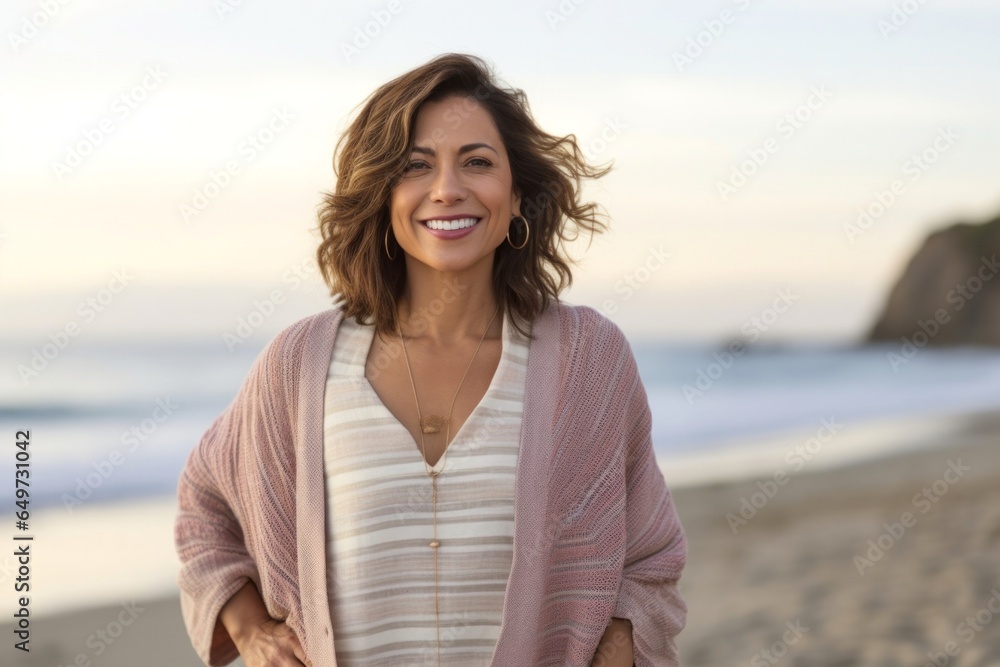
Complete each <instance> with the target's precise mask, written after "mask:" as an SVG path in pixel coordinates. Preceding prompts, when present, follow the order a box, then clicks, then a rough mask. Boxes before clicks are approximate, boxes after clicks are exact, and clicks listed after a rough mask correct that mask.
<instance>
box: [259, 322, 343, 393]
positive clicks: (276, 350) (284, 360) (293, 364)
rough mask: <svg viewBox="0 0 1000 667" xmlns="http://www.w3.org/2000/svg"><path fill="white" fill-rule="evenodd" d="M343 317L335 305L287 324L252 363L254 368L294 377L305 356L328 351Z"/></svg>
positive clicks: (272, 373) (331, 346)
mask: <svg viewBox="0 0 1000 667" xmlns="http://www.w3.org/2000/svg"><path fill="white" fill-rule="evenodd" d="M342 319H343V311H342V310H341V309H340V308H339V307H338V306H332V307H331V308H328V309H326V310H323V311H320V312H318V313H314V314H312V315H308V316H306V317H303V318H301V319H299V320H297V321H295V322H293V323H292V324H290V325H288V326H286V327H285V328H284V329H282V330H281V331H279V332H278V333H277V334H275V336H274V337H273V338H272V339H271V340H270V341H269V342H268V343H267V345H265V346H264V348H263V349H262V350H261V352H260V354H259V355H258V356H257V359H256V361H255V362H254V367H255V370H257V371H258V372H262V371H266V372H267V373H269V374H271V375H276V374H280V376H283V377H286V378H287V377H296V376H297V371H298V369H299V368H301V366H302V363H303V359H305V358H306V357H307V356H308V355H310V354H322V353H324V352H325V353H327V354H328V353H329V352H330V350H332V348H333V341H334V337H335V336H336V332H337V328H338V326H339V324H340V322H341V321H342ZM289 371H292V372H289Z"/></svg>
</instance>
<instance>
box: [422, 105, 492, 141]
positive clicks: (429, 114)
mask: <svg viewBox="0 0 1000 667" xmlns="http://www.w3.org/2000/svg"><path fill="white" fill-rule="evenodd" d="M476 141H485V142H487V143H490V144H492V145H496V144H498V143H500V133H499V132H498V131H497V128H496V125H495V124H494V123H493V118H492V117H491V116H490V114H489V112H488V111H486V109H485V107H483V105H482V104H480V103H479V102H478V101H476V100H475V99H473V98H471V97H457V96H452V97H447V98H445V99H443V100H438V101H435V102H425V103H424V104H423V105H422V106H421V107H420V110H419V111H418V112H417V117H416V122H415V123H414V132H413V143H414V144H416V145H420V146H426V147H429V148H435V149H436V148H438V147H440V148H448V147H453V146H461V145H463V144H467V143H471V142H476Z"/></svg>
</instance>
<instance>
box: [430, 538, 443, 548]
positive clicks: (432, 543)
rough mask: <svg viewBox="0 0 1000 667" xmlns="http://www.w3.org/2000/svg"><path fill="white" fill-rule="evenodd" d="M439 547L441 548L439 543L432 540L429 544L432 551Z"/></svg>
mask: <svg viewBox="0 0 1000 667" xmlns="http://www.w3.org/2000/svg"><path fill="white" fill-rule="evenodd" d="M439 546H441V543H440V542H438V541H437V540H434V541H433V542H431V544H430V547H431V548H432V549H437V548H438V547H439Z"/></svg>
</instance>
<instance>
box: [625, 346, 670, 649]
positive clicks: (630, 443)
mask: <svg viewBox="0 0 1000 667" xmlns="http://www.w3.org/2000/svg"><path fill="white" fill-rule="evenodd" d="M623 357H624V359H623V363H624V372H625V377H626V378H631V382H632V386H633V389H632V391H631V393H630V395H629V399H628V403H627V406H626V414H625V421H624V423H625V425H626V431H625V435H624V437H625V467H626V471H625V475H626V492H625V498H626V500H625V526H626V534H627V539H626V548H625V564H624V570H623V575H622V581H621V585H620V587H619V590H618V597H617V600H616V603H615V608H614V612H613V613H612V616H615V617H618V618H626V619H628V620H629V621H631V623H632V643H633V659H634V662H635V665H636V667H676V665H678V664H679V663H678V657H677V646H676V643H675V637H676V636H677V634H678V633H680V631H681V630H682V629H683V628H684V625H685V623H686V620H687V605H686V604H685V602H684V599H683V598H682V597H681V595H680V591H679V590H678V586H677V582H678V580H679V579H680V576H681V572H682V570H683V569H684V565H685V563H686V561H687V540H686V537H685V534H684V529H683V527H682V526H681V522H680V518H679V517H678V515H677V512H676V510H675V508H674V504H673V499H672V497H671V494H670V490H669V489H668V488H667V484H666V480H665V479H664V477H663V473H662V472H661V471H660V468H659V466H658V465H657V461H656V455H655V453H654V451H653V442H652V415H651V412H650V408H649V401H648V399H647V396H646V391H645V388H644V387H643V385H642V380H641V379H640V378H639V373H638V369H637V367H636V363H635V359H634V357H633V355H632V351H631V349H630V348H629V347H628V345H627V344H626V345H625V347H624V353H623Z"/></svg>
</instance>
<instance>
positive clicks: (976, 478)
mask: <svg viewBox="0 0 1000 667" xmlns="http://www.w3.org/2000/svg"><path fill="white" fill-rule="evenodd" d="M998 445H1000V414H984V415H981V416H978V417H974V418H968V419H966V420H965V423H964V425H962V426H961V427H960V428H958V429H956V431H955V432H953V433H950V434H948V435H946V436H945V437H944V438H943V440H942V442H940V443H939V446H937V447H925V448H922V449H919V450H916V451H910V452H906V453H899V452H897V453H894V454H892V455H890V456H886V457H884V458H881V459H876V460H871V461H866V462H863V463H858V464H856V465H851V466H846V467H840V468H835V469H828V470H817V471H809V469H808V468H803V470H802V473H801V474H800V475H796V476H793V475H789V478H788V479H787V480H786V482H785V484H783V485H778V486H777V490H776V491H775V489H774V487H770V486H769V485H768V484H767V481H771V482H775V480H774V479H773V478H772V477H771V476H760V477H757V478H756V479H754V480H752V481H748V482H742V483H727V484H718V485H710V486H705V487H701V488H684V489H678V490H677V492H676V493H675V498H676V503H677V507H678V511H679V513H680V515H681V518H682V520H683V522H684V526H685V529H686V530H687V533H688V538H689V541H690V546H689V560H688V567H687V569H686V570H685V573H684V576H683V579H682V590H683V593H684V596H685V598H686V599H687V600H688V604H689V616H688V626H687V628H686V629H685V630H684V632H683V633H682V635H681V637H680V641H679V645H680V647H681V655H682V664H684V665H687V666H689V667H695V666H700V665H705V666H709V665H710V666H712V667H719V666H728V665H747V664H749V665H751V666H752V667H755V666H757V665H761V666H762V665H790V666H791V665H794V666H796V667H799V666H803V667H804V666H810V667H823V666H829V667H834V666H837V667H847V666H850V665H859V666H861V665H863V666H881V667H893V666H896V665H899V666H903V665H912V666H922V665H924V664H931V665H934V664H937V665H952V666H959V667H963V666H969V667H985V666H988V665H1000V613H997V612H1000V484H998V483H997V480H998V479H1000V446H998ZM831 446H832V443H831ZM956 470H957V472H956ZM757 482H762V483H763V486H764V487H765V488H763V489H762V488H761V486H759V485H758V484H757ZM775 484H777V483H776V482H775ZM768 490H770V491H774V493H773V497H768V496H767V493H766V491H768ZM755 493H759V494H761V495H757V496H756V497H753V496H754V494H755ZM744 498H745V499H747V502H748V503H750V509H744V513H745V515H747V516H751V514H752V511H751V510H756V514H755V515H753V516H752V517H751V518H748V519H744V518H743V516H741V515H740V510H741V506H742V499H744ZM765 499H766V503H765V502H763V500H765ZM754 503H756V504H757V505H760V508H759V509H758V508H756V507H753V505H754ZM727 515H735V516H736V517H738V519H740V520H743V521H745V522H746V523H745V524H744V523H740V521H739V520H733V519H732V516H730V517H728V518H727ZM904 524H908V525H904ZM734 526H735V533H734V528H733V527H734ZM991 606H992V610H990V607H991ZM984 610H985V611H984ZM970 619H971V621H970ZM977 628H978V629H977ZM932 659H936V660H937V662H936V663H935V662H933V661H932Z"/></svg>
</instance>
